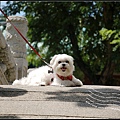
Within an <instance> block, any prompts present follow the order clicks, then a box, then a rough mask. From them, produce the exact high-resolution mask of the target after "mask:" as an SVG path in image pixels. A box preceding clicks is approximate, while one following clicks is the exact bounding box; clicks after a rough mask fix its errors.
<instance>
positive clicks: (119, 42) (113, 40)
mask: <svg viewBox="0 0 120 120" xmlns="http://www.w3.org/2000/svg"><path fill="white" fill-rule="evenodd" d="M99 33H100V35H101V36H102V40H103V41H104V40H109V41H110V44H112V45H115V46H114V47H113V51H117V49H119V47H120V31H119V30H108V29H106V28H103V29H101V30H100V31H99Z"/></svg>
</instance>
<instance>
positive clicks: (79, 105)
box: [0, 85, 120, 119]
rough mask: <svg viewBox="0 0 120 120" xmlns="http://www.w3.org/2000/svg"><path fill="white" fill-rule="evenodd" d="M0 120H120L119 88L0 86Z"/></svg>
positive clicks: (94, 86) (92, 86)
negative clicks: (26, 119)
mask: <svg viewBox="0 0 120 120" xmlns="http://www.w3.org/2000/svg"><path fill="white" fill-rule="evenodd" d="M0 118H1V119H3V118H9V119H10V118H11V119H16V118H17V119H23V118H24V119H25V118H30V119H38V118H42V119H120V87H119V86H97V85H83V86H82V87H58V86H12V85H0Z"/></svg>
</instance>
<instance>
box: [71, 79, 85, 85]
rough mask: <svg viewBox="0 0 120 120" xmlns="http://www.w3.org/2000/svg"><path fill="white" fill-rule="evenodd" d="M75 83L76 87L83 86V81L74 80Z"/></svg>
mask: <svg viewBox="0 0 120 120" xmlns="http://www.w3.org/2000/svg"><path fill="white" fill-rule="evenodd" d="M73 82H74V84H75V85H76V86H83V83H82V81H81V80H79V79H76V78H74V79H73Z"/></svg>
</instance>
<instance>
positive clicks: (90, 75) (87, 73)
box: [68, 24, 98, 84]
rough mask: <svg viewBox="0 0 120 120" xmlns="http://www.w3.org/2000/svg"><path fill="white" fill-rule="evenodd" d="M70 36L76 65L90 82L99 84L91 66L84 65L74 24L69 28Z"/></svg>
mask: <svg viewBox="0 0 120 120" xmlns="http://www.w3.org/2000/svg"><path fill="white" fill-rule="evenodd" d="M68 34H69V38H70V40H71V44H72V49H73V55H74V58H75V62H76V64H77V65H78V67H79V68H80V69H81V70H82V72H83V73H84V75H85V76H86V77H87V78H88V79H89V80H90V82H91V83H92V84H97V83H98V82H97V80H96V76H95V75H94V73H93V72H92V71H91V69H90V68H89V66H88V65H86V64H85V63H84V61H83V60H82V57H81V56H80V51H79V47H78V42H77V38H76V35H75V30H74V26H73V25H72V24H70V25H69V26H68Z"/></svg>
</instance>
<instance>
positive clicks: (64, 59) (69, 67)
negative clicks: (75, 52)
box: [13, 54, 83, 86]
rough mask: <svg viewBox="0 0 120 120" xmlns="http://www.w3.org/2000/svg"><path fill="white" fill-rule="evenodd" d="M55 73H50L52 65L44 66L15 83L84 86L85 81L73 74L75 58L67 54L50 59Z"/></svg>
mask: <svg viewBox="0 0 120 120" xmlns="http://www.w3.org/2000/svg"><path fill="white" fill-rule="evenodd" d="M50 65H51V67H52V69H53V73H48V71H50V67H48V66H42V67H39V68H37V69H35V70H33V71H32V72H30V73H29V74H28V76H27V77H24V78H22V79H20V80H15V81H14V82H13V85H34V86H35V85H57V86H82V85H83V83H82V82H81V81H80V80H79V79H77V78H75V76H74V75H73V71H74V70H75V67H74V60H73V57H72V56H69V55H67V54H58V55H55V56H53V58H52V59H51V61H50Z"/></svg>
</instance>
